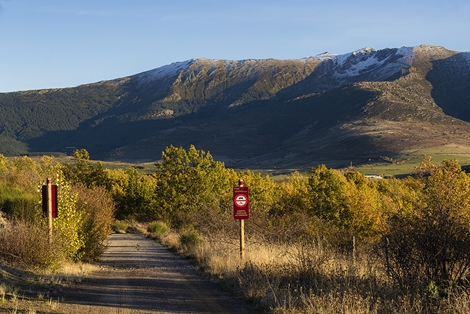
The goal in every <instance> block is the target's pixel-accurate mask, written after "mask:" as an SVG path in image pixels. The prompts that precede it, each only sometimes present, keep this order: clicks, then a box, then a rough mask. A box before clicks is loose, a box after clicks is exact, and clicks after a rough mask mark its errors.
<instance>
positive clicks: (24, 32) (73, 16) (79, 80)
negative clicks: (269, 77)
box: [0, 0, 470, 92]
mask: <svg viewBox="0 0 470 314" xmlns="http://www.w3.org/2000/svg"><path fill="white" fill-rule="evenodd" d="M469 39H470V1H468V0H443V1H437V0H394V1H381V0H356V1H351V0H326V1H323V0H318V1H317V0H288V1H281V0H266V1H265V0H250V1H246V0H237V1H234V0H219V1H217V0H0V92H10V91H19V90H30V89H42V88H60V87H73V86H77V85H80V84H87V83H93V82H97V81H100V80H108V79H114V78H119V77H123V76H128V75H133V74H136V73H140V72H143V71H147V70H151V69H154V68H157V67H160V66H163V65H166V64H170V63H172V62H177V61H184V60H188V59H191V58H200V57H204V58H214V59H233V60H241V59H250V58H254V59H267V58H276V59H297V58H303V57H306V56H312V55H316V54H319V53H323V52H325V51H329V52H331V53H335V54H343V53H348V52H352V51H355V50H358V49H361V48H364V47H366V46H370V47H373V48H375V49H383V48H399V47H402V46H416V45H420V44H429V45H438V46H444V47H446V48H448V49H451V50H456V51H461V52H466V51H470V40H469Z"/></svg>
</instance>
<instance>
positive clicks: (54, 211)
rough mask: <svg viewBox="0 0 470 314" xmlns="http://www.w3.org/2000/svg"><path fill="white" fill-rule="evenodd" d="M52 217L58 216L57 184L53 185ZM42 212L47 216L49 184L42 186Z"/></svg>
mask: <svg viewBox="0 0 470 314" xmlns="http://www.w3.org/2000/svg"><path fill="white" fill-rule="evenodd" d="M51 196H52V199H51V201H52V218H57V185H51ZM42 212H43V214H44V216H45V217H47V185H43V186H42Z"/></svg>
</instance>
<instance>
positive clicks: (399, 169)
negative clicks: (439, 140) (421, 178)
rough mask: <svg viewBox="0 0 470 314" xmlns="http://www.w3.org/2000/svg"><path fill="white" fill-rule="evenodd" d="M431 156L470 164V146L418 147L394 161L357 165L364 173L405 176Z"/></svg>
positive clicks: (439, 159)
mask: <svg viewBox="0 0 470 314" xmlns="http://www.w3.org/2000/svg"><path fill="white" fill-rule="evenodd" d="M428 157H431V158H432V160H433V162H434V163H440V162H442V161H443V160H454V159H456V160H457V161H458V162H459V164H460V165H461V166H468V165H470V147H468V146H461V145H454V144H450V145H444V146H440V147H434V148H426V149H416V150H409V151H405V152H403V153H402V154H401V155H400V156H398V157H397V158H394V159H393V160H392V161H385V160H384V161H383V162H380V163H371V164H366V165H361V166H358V167H355V168H354V169H355V170H357V171H359V172H361V173H363V174H377V175H382V176H404V175H408V174H411V173H413V172H414V171H415V169H416V167H417V166H418V165H419V163H420V162H422V161H424V160H426V158H428Z"/></svg>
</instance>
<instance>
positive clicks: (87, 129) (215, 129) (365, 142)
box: [0, 45, 470, 167]
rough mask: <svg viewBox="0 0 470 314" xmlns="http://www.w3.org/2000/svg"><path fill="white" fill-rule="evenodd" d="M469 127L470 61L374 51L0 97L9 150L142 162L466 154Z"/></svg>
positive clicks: (194, 68) (227, 64)
mask: <svg viewBox="0 0 470 314" xmlns="http://www.w3.org/2000/svg"><path fill="white" fill-rule="evenodd" d="M468 121H470V53H468V52H464V53H462V52H456V51H450V50H447V49H445V48H443V47H436V46H426V45H422V46H416V47H402V48H392V49H382V50H374V49H373V48H370V47H366V48H364V49H360V50H357V51H354V52H351V53H347V54H341V55H335V54H331V53H322V54H317V55H314V56H311V57H306V58H302V59H293V60H275V59H248V60H213V59H191V60H187V61H182V62H175V63H172V64H169V65H166V66H163V67H159V68H156V69H153V70H149V71H146V72H143V73H139V74H135V75H132V76H129V77H124V78H118V79H115V80H112V81H102V82H99V83H93V84H87V85H81V86H78V87H76V88H67V89H54V90H41V91H26V92H17V93H7V94H0V153H3V154H23V153H31V152H34V151H41V152H44V151H60V150H61V149H62V148H63V147H67V146H74V147H84V148H87V149H88V150H89V152H90V153H91V154H92V156H93V155H94V156H96V158H106V157H108V158H109V157H113V158H122V159H124V158H127V159H139V160H142V159H158V158H159V155H160V152H161V151H162V150H163V149H164V148H165V146H167V145H170V144H173V145H177V146H180V145H181V146H187V145H189V144H195V145H196V146H197V147H198V148H201V149H204V150H209V151H211V153H212V154H213V155H214V156H216V157H219V158H220V159H221V160H224V161H226V162H227V164H228V165H230V166H232V165H235V166H246V167H271V166H274V165H278V166H279V167H300V166H308V165H310V166H311V165H316V164H318V163H320V162H324V163H333V166H337V165H341V164H342V163H345V162H346V163H347V164H349V162H350V161H351V160H359V161H364V160H369V159H370V160H373V159H374V158H377V156H381V155H385V154H387V155H394V154H399V153H400V151H402V150H404V149H410V148H416V149H417V148H424V147H434V146H436V145H445V144H448V143H456V144H458V145H468V143H467V142H468V136H467V135H466V134H470V124H469V122H468ZM443 134H445V136H444V135H443ZM244 163H245V164H244ZM242 164H244V165H242Z"/></svg>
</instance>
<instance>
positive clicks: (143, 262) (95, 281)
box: [53, 234, 253, 314]
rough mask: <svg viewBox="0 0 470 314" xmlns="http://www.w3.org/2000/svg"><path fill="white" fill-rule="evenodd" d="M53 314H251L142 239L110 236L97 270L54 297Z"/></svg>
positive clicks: (185, 265) (185, 262)
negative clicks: (55, 302) (55, 298)
mask: <svg viewBox="0 0 470 314" xmlns="http://www.w3.org/2000/svg"><path fill="white" fill-rule="evenodd" d="M53 311H54V313H78V314H80V313H221V314H222V313H253V312H252V311H251V310H250V309H249V308H247V306H246V304H244V303H243V302H242V301H240V300H238V299H236V298H234V297H233V296H231V295H229V294H227V293H225V292H223V291H221V290H220V289H219V288H218V287H217V285H216V284H215V283H213V282H211V281H209V280H206V279H204V278H201V277H200V276H198V274H197V273H196V271H195V268H194V266H193V265H191V263H190V262H189V261H188V260H184V259H182V258H180V257H178V256H176V255H174V254H173V253H171V252H170V251H168V250H167V249H166V248H165V247H163V246H161V245H160V244H158V243H156V242H154V241H152V240H150V239H148V238H145V237H144V236H143V235H142V234H113V235H111V236H110V238H109V243H108V247H107V249H106V251H105V253H104V255H103V257H102V259H101V261H100V268H99V270H97V271H95V272H93V273H91V274H90V275H89V276H87V278H85V279H84V280H83V281H82V282H80V283H76V284H74V285H73V286H72V287H70V288H65V289H64V290H62V291H61V292H60V301H59V302H58V304H57V306H56V308H55V309H54V310H53Z"/></svg>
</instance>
